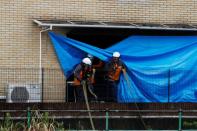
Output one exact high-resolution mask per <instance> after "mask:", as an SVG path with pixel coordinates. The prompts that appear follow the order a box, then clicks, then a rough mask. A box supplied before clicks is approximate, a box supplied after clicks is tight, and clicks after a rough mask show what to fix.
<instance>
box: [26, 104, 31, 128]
mask: <svg viewBox="0 0 197 131" xmlns="http://www.w3.org/2000/svg"><path fill="white" fill-rule="evenodd" d="M30 125H31V111H30V107H27V127H28V129H29V128H30Z"/></svg>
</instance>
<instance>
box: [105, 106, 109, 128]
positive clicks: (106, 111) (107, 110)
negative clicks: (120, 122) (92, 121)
mask: <svg viewBox="0 0 197 131" xmlns="http://www.w3.org/2000/svg"><path fill="white" fill-rule="evenodd" d="M105 115H106V117H105V118H106V119H105V130H106V131H109V109H108V108H107V109H106V110H105Z"/></svg>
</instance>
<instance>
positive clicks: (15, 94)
mask: <svg viewBox="0 0 197 131" xmlns="http://www.w3.org/2000/svg"><path fill="white" fill-rule="evenodd" d="M41 95H42V93H41V88H40V85H39V84H8V87H7V97H6V101H7V102H8V103H31V102H41Z"/></svg>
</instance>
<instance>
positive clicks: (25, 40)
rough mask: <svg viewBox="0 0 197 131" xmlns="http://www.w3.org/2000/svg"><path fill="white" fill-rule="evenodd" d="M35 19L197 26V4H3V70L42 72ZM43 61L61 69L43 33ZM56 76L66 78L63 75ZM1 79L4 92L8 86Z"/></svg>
mask: <svg viewBox="0 0 197 131" xmlns="http://www.w3.org/2000/svg"><path fill="white" fill-rule="evenodd" d="M33 19H66V20H77V21H105V22H106V21H110V22H134V23H161V24H176V23H185V24H197V1H196V0H0V63H1V64H0V68H39V31H40V28H39V27H38V26H37V25H36V24H34V23H33V21H32V20H33ZM56 31H59V30H56ZM42 58H43V59H42V64H43V67H44V68H55V69H59V68H60V67H59V64H58V61H57V57H56V55H55V53H54V49H53V47H52V45H51V43H50V40H49V38H48V36H47V33H43V39H42ZM21 75H22V74H21ZM56 75H57V76H58V77H63V74H62V72H59V73H57V74H56ZM36 76H38V75H37V74H36ZM1 77H2V79H1V80H0V81H1V82H0V92H3V89H4V87H5V83H6V82H5V81H4V79H5V77H4V76H1ZM1 77H0V78H1ZM16 77H17V76H16ZM8 78H9V77H7V79H8ZM23 80H24V79H23ZM7 81H8V80H7ZM49 81H50V79H49ZM45 82H47V81H45ZM60 83H61V84H62V85H65V82H64V81H62V82H60ZM54 88H55V85H54ZM58 89H60V91H63V90H64V88H63V87H62V88H58ZM0 94H3V93H0ZM58 97H59V96H58ZM62 99H63V97H62Z"/></svg>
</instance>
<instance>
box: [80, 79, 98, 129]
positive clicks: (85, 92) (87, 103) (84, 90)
mask: <svg viewBox="0 0 197 131" xmlns="http://www.w3.org/2000/svg"><path fill="white" fill-rule="evenodd" d="M82 86H83V93H84V97H85V102H86V107H87V110H88V115H89V117H90V124H91V126H92V130H95V127H94V123H93V120H92V115H91V112H90V105H89V102H88V96H87V90H86V82H85V81H84V82H82Z"/></svg>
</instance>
